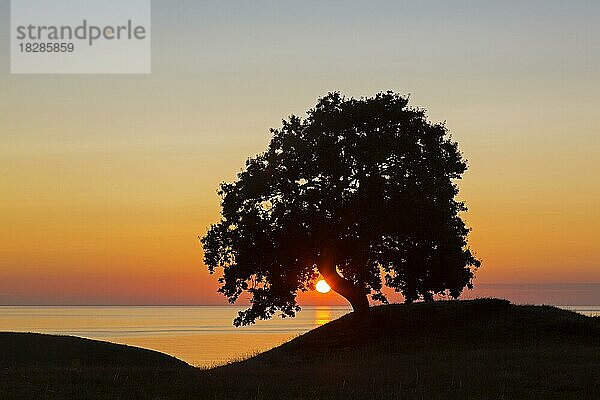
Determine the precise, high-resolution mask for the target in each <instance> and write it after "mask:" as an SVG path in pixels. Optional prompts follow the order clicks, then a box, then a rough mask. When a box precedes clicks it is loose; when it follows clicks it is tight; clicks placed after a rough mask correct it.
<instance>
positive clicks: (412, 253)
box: [201, 92, 480, 326]
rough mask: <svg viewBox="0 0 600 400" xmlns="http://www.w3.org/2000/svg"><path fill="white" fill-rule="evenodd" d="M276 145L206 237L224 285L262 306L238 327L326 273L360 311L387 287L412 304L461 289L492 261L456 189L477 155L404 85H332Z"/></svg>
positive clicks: (286, 303) (233, 295) (224, 187)
mask: <svg viewBox="0 0 600 400" xmlns="http://www.w3.org/2000/svg"><path fill="white" fill-rule="evenodd" d="M271 133H272V135H273V136H272V139H271V142H270V144H269V147H268V149H267V150H266V151H265V152H264V153H262V154H260V155H258V156H256V157H255V158H251V159H248V160H247V162H246V166H245V169H244V170H243V171H242V172H240V173H239V174H238V177H237V180H236V181H235V182H233V183H223V184H221V187H220V190H219V195H220V196H221V199H222V203H221V206H222V218H221V220H220V222H218V223H217V224H215V225H212V226H211V227H210V229H209V231H208V233H207V234H206V235H205V236H204V237H203V238H202V239H201V241H202V244H203V247H204V250H205V255H204V260H205V263H206V265H207V266H208V269H209V271H210V272H211V273H213V272H215V269H216V268H217V267H223V276H222V278H220V280H219V281H220V283H221V287H220V289H219V292H221V293H223V294H224V295H225V296H227V298H228V299H229V301H230V302H232V303H233V302H235V301H236V300H237V299H238V298H239V296H240V295H241V294H242V293H243V292H245V291H246V292H248V293H250V295H251V307H250V308H249V309H248V310H246V311H242V312H240V314H239V316H238V317H237V318H236V319H235V321H234V323H235V325H238V326H239V325H247V324H251V323H253V322H255V320H256V319H257V318H260V319H266V318H270V317H271V316H273V314H274V313H276V312H277V311H280V312H281V313H282V315H283V316H294V315H295V312H296V311H298V310H299V307H298V305H297V303H296V295H297V292H298V291H307V290H310V289H312V288H313V287H314V281H315V279H316V278H317V276H318V274H319V273H320V274H321V275H322V276H323V277H324V278H325V279H326V281H327V282H328V283H329V285H330V286H331V287H332V289H333V290H335V291H336V292H337V293H339V294H341V295H342V296H344V297H345V298H346V299H347V300H348V301H349V302H350V303H351V305H352V307H353V309H354V310H355V311H356V312H365V311H366V310H368V307H369V303H368V297H367V296H369V295H370V296H371V297H372V298H373V299H374V300H378V301H382V302H386V301H387V300H386V298H385V296H384V294H383V293H382V287H383V285H387V286H388V287H390V288H393V289H394V290H396V291H398V292H401V293H402V295H403V296H404V298H405V300H406V301H407V302H412V301H415V300H419V299H422V300H425V301H431V300H433V297H434V295H435V294H446V295H450V296H452V297H455V298H456V297H458V296H459V295H460V293H461V292H462V290H463V289H464V288H465V287H472V278H473V273H474V270H475V269H476V268H477V267H479V266H480V261H479V260H477V259H476V258H475V257H474V255H473V254H472V253H471V251H470V250H469V248H468V247H467V234H468V232H469V230H468V228H467V227H466V226H465V224H464V222H463V220H462V219H461V218H460V216H459V213H460V212H461V211H465V210H466V206H465V204H464V203H463V202H461V201H457V200H456V199H455V197H456V195H457V193H458V187H457V185H456V184H455V182H454V180H457V179H460V178H461V175H462V174H463V173H464V172H465V170H466V169H467V164H466V161H465V160H464V159H463V157H462V155H461V153H460V152H459V150H458V144H457V143H456V142H454V141H452V139H451V137H450V136H449V134H448V131H447V129H446V127H445V126H444V125H443V124H432V123H430V122H428V121H427V119H426V116H425V113H424V111H423V110H421V109H417V108H413V107H409V106H408V98H407V97H402V96H400V95H398V94H396V93H394V92H385V93H379V94H377V95H375V96H374V97H370V98H361V99H354V98H346V97H344V96H342V95H341V94H339V93H329V94H328V95H327V96H325V97H323V98H321V99H319V100H318V102H317V105H316V106H315V108H313V109H311V110H309V111H308V113H307V116H306V118H300V117H297V116H290V117H289V118H288V119H287V120H284V121H283V124H282V127H281V128H279V129H272V130H271Z"/></svg>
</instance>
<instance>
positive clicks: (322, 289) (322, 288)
mask: <svg viewBox="0 0 600 400" xmlns="http://www.w3.org/2000/svg"><path fill="white" fill-rule="evenodd" d="M316 289H317V292H319V293H329V291H330V290H331V287H330V286H329V284H328V283H327V282H325V281H324V280H323V279H321V280H320V281H319V282H317V285H316Z"/></svg>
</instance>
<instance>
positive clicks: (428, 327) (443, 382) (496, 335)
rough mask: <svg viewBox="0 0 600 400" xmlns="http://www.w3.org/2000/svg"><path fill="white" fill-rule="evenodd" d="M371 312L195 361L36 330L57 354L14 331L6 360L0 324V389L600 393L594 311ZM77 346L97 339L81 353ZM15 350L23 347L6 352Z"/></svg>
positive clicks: (452, 308)
mask: <svg viewBox="0 0 600 400" xmlns="http://www.w3.org/2000/svg"><path fill="white" fill-rule="evenodd" d="M370 314H371V315H370V319H371V321H370V328H369V330H368V333H367V332H366V330H365V329H364V326H363V327H361V324H360V323H359V321H357V320H356V316H354V315H352V314H350V315H347V316H344V317H342V318H340V319H338V320H336V321H332V322H330V323H328V324H326V325H324V326H322V327H320V328H318V329H315V330H313V331H311V332H308V333H306V334H305V335H302V336H301V337H299V338H297V339H294V340H292V341H291V342H289V343H286V344H284V345H282V346H280V347H278V348H276V349H273V350H271V351H268V352H266V353H263V354H259V355H257V356H255V357H252V358H250V359H248V360H245V361H240V362H236V363H232V364H230V365H227V366H223V367H218V368H213V369H210V370H204V371H201V370H197V369H195V368H192V367H189V366H188V365H187V364H184V363H181V362H179V361H178V360H175V359H173V358H172V357H168V356H164V355H160V353H156V352H150V351H145V350H140V349H135V348H131V347H126V346H118V345H113V344H105V343H101V342H94V341H85V342H84V343H83V344H82V345H81V346H82V347H80V348H78V349H76V348H75V347H73V343H72V342H60V343H59V342H57V340H59V339H60V338H56V337H44V336H42V335H36V337H37V339H36V340H43V339H40V337H42V338H45V339H46V340H47V346H49V347H53V346H54V347H56V348H57V349H59V350H60V349H65V350H64V351H65V352H64V353H63V352H62V351H60V354H62V356H60V357H58V358H57V359H52V358H51V355H52V354H55V355H56V354H57V353H56V352H54V353H52V352H47V353H45V354H39V355H38V356H37V357H33V358H32V356H31V354H32V352H31V351H28V350H24V349H25V346H26V342H27V340H26V338H25V337H23V338H25V339H23V338H22V339H23V341H22V342H21V344H20V346H13V347H12V348H11V350H9V351H8V352H9V353H10V354H13V356H12V360H13V361H12V362H9V363H6V362H4V361H1V360H2V359H4V358H5V357H4V355H5V353H6V351H7V350H6V348H7V347H6V343H7V342H6V340H7V336H6V335H8V337H10V336H11V335H14V334H0V371H1V372H0V398H18V399H32V398H48V399H54V398H56V399H58V398H61V399H62V398H81V399H88V398H94V399H120V398H123V399H125V398H127V399H137V398H143V399H192V398H194V399H244V400H249V399H444V400H448V399H598V398H599V396H600V395H599V393H600V319H599V318H590V317H585V316H582V315H578V314H575V313H572V312H569V311H563V310H559V309H557V308H554V307H538V306H516V305H511V304H509V303H508V302H506V301H502V300H493V299H483V300H474V301H453V302H438V303H433V304H413V305H390V306H381V307H375V308H373V309H371V313H370ZM63 339H64V338H63ZM69 340H72V341H78V340H80V339H76V338H69ZM86 346H100V347H95V348H94V349H93V351H92V350H90V351H88V352H87V353H85V354H87V357H82V356H80V354H81V351H83V350H82V349H85V348H86ZM103 346H110V349H109V348H108V347H107V348H103ZM117 353H118V355H117ZM19 354H29V356H27V357H21V358H19V357H16V358H15V357H14V356H15V355H16V356H18V355H19ZM100 354H102V356H100ZM109 355H110V356H109ZM113 355H114V357H116V358H115V360H116V361H115V362H114V364H111V363H109V362H108V361H109V360H111V359H112V358H111V357H112V356H113ZM73 357H79V358H78V359H80V363H79V364H78V365H72V364H70V363H69V362H70V361H69V360H70V359H72V358H73ZM18 360H21V361H19V362H17V361H18ZM42 360H43V361H44V362H41V361H42ZM48 360H54V361H53V363H48ZM57 360H58V361H57ZM11 363H12V364H11Z"/></svg>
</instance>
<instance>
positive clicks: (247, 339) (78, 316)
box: [0, 306, 600, 368]
mask: <svg viewBox="0 0 600 400" xmlns="http://www.w3.org/2000/svg"><path fill="white" fill-rule="evenodd" d="M561 308H564V309H568V310H571V311H575V312H578V313H581V314H585V315H588V316H600V306H562V307H561ZM239 310H240V308H237V307H234V306H184V307H181V306H139V307H131V306H69V307H64V306H41V307H40V306H0V331H9V332H38V333H48V334H55V335H73V336H80V337H85V338H90V339H96V340H104V341H109V342H114V343H120V344H127V345H131V346H138V347H144V348H147V349H152V350H157V351H160V352H163V353H167V354H170V355H172V356H175V357H177V358H179V359H181V360H183V361H185V362H187V363H188V364H191V365H194V366H197V367H201V368H210V367H213V366H217V365H222V364H225V363H228V362H232V361H237V360H242V359H244V358H247V357H250V356H252V355H254V354H257V353H260V352H263V351H265V350H268V349H271V348H273V347H276V346H278V345H280V344H282V343H284V342H286V341H289V340H290V339H293V338H294V337H297V336H299V335H301V334H303V333H305V332H307V331H309V330H311V329H313V328H316V327H318V326H321V325H323V324H325V323H327V322H329V321H331V320H334V319H336V318H339V317H341V316H342V315H344V314H347V313H348V312H350V311H351V310H350V308H349V307H343V306H342V307H341V306H305V307H303V308H302V311H301V312H299V313H298V314H297V316H296V317H295V318H284V319H282V318H279V317H274V318H273V319H271V320H267V321H258V322H257V323H256V324H255V325H252V326H248V327H241V328H236V327H234V326H233V325H232V321H233V319H234V318H235V317H236V315H237V313H238V311H239Z"/></svg>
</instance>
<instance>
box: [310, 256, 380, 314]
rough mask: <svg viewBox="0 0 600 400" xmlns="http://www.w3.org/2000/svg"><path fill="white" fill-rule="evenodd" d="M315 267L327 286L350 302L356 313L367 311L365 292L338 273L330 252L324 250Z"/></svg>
mask: <svg viewBox="0 0 600 400" xmlns="http://www.w3.org/2000/svg"><path fill="white" fill-rule="evenodd" d="M317 268H318V269H319V272H320V273H321V275H323V278H325V280H326V281H327V283H328V284H329V286H331V288H332V289H333V290H334V291H335V292H336V293H338V294H340V295H342V296H343V297H345V298H346V300H348V301H349V302H350V304H351V305H352V309H353V310H354V312H355V313H356V314H366V313H368V311H369V300H368V299H367V293H365V291H364V289H363V288H361V287H360V286H358V285H355V284H354V283H353V282H350V281H349V280H347V279H345V278H343V277H342V276H340V274H338V272H337V270H336V268H335V257H334V256H333V254H332V253H331V252H328V251H325V252H324V253H323V254H322V255H321V257H320V259H319V263H318V265H317Z"/></svg>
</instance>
